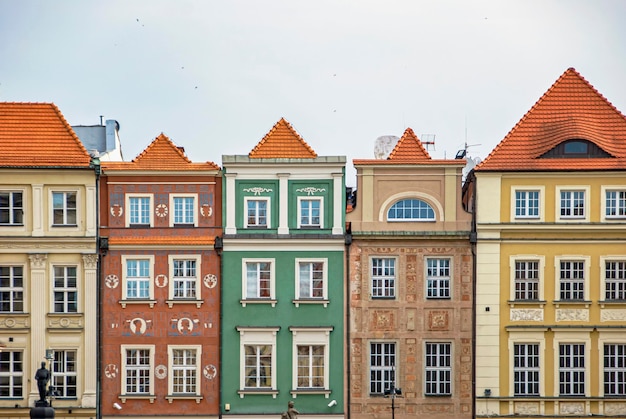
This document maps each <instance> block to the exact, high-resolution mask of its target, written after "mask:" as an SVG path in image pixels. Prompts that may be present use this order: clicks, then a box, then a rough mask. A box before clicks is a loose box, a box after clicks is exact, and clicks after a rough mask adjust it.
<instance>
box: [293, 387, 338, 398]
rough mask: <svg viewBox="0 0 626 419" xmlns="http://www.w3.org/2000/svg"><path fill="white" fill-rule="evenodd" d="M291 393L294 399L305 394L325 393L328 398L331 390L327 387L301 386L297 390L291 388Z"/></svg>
mask: <svg viewBox="0 0 626 419" xmlns="http://www.w3.org/2000/svg"><path fill="white" fill-rule="evenodd" d="M290 393H291V396H292V397H293V398H294V399H295V398H296V397H298V396H302V395H305V394H323V395H324V397H325V398H328V397H329V396H330V393H331V391H330V390H329V389H325V388H299V389H297V390H291V392H290Z"/></svg>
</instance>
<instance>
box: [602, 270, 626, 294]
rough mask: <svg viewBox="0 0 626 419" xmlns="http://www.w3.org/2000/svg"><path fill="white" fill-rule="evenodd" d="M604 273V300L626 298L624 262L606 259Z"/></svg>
mask: <svg viewBox="0 0 626 419" xmlns="http://www.w3.org/2000/svg"><path fill="white" fill-rule="evenodd" d="M604 275H605V276H604V280H605V287H606V292H605V296H604V298H605V300H617V301H624V300H626V262H624V261H606V262H605V268H604Z"/></svg>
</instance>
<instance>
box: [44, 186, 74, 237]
mask: <svg viewBox="0 0 626 419" xmlns="http://www.w3.org/2000/svg"><path fill="white" fill-rule="evenodd" d="M56 194H63V198H64V200H63V208H62V210H63V223H61V224H55V223H54V211H55V208H54V196H55V195H56ZM67 194H74V195H75V196H76V208H68V207H67ZM49 199H50V227H51V228H53V227H63V228H65V227H70V228H72V227H73V228H75V229H78V226H79V224H80V220H81V218H80V217H81V212H80V208H81V204H82V197H81V194H80V191H79V190H78V189H73V188H63V189H51V190H50V195H49ZM71 210H73V211H74V212H75V214H76V222H75V223H74V224H71V223H68V214H69V212H70V211H71Z"/></svg>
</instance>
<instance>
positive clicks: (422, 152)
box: [387, 128, 431, 161]
mask: <svg viewBox="0 0 626 419" xmlns="http://www.w3.org/2000/svg"><path fill="white" fill-rule="evenodd" d="M424 159H427V160H431V157H430V154H428V151H426V149H425V148H424V145H423V144H422V142H421V141H420V139H419V138H418V137H417V135H415V132H413V129H412V128H407V129H405V130H404V133H403V134H402V137H400V140H398V142H397V143H396V146H395V147H394V148H393V150H392V151H391V153H389V156H388V157H387V160H415V161H421V160H424Z"/></svg>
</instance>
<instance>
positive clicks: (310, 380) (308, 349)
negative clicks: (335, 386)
mask: <svg viewBox="0 0 626 419" xmlns="http://www.w3.org/2000/svg"><path fill="white" fill-rule="evenodd" d="M324 349H325V347H324V345H298V348H297V350H298V388H324Z"/></svg>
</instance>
